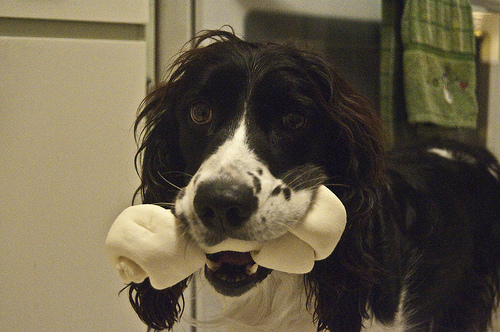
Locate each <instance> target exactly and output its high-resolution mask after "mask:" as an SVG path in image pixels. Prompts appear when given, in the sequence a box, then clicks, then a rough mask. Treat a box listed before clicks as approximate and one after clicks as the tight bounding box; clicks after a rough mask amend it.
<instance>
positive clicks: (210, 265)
mask: <svg viewBox="0 0 500 332" xmlns="http://www.w3.org/2000/svg"><path fill="white" fill-rule="evenodd" d="M221 265H222V264H221V263H217V262H214V261H211V260H207V266H208V268H209V269H210V270H212V271H217V270H218V269H219V268H220V267H221Z"/></svg>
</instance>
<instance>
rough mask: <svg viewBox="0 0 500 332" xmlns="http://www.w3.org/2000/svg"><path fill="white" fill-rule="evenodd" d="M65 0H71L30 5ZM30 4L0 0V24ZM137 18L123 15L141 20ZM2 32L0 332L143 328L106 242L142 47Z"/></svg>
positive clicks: (119, 196)
mask: <svg viewBox="0 0 500 332" xmlns="http://www.w3.org/2000/svg"><path fill="white" fill-rule="evenodd" d="M65 2H67V3H68V6H69V7H67V8H70V7H71V5H70V4H73V5H74V4H75V3H76V2H74V1H38V2H36V1H29V3H31V4H35V3H39V4H42V3H43V4H46V5H47V6H48V5H49V4H51V5H52V6H53V7H54V8H55V4H59V6H63V3H65ZM113 2H116V3H118V2H120V3H124V2H121V1H110V3H113ZM131 2H132V1H131ZM140 2H141V3H142V2H143V1H140ZM27 3H28V1H0V20H2V19H3V18H2V16H4V17H5V16H11V18H9V20H16V18H12V16H16V15H17V16H19V17H23V15H22V13H21V12H19V11H16V10H14V9H15V8H14V7H13V5H11V4H16V5H19V8H24V6H26V4H27ZM137 3H139V1H137ZM143 5H145V7H144V6H140V8H143V9H144V10H145V11H146V13H147V1H145V4H143ZM125 7H126V6H125ZM59 9H60V10H61V11H62V9H61V8H59ZM107 12H108V13H109V10H108V11H107ZM12 13H14V14H16V15H11V14H12ZM137 13H139V15H138V16H137V15H135V14H137ZM141 13H142V12H141V11H138V12H136V13H128V14H127V15H129V16H130V17H136V18H135V19H130V18H126V19H123V20H126V21H127V22H128V21H134V22H145V21H144V17H143V16H144V15H143V14H141ZM45 14H46V16H47V17H45V18H48V16H50V15H52V14H53V13H52V12H50V11H49V12H48V13H45ZM40 15H42V14H40ZM127 15H121V17H122V18H123V17H126V16H127ZM146 16H147V15H146ZM55 18H58V19H59V18H60V17H59V16H56V17H55ZM68 18H70V19H75V20H78V19H79V18H80V16H78V15H77V16H74V17H68ZM81 18H82V19H90V18H89V16H81ZM122 18H120V21H122ZM98 19H100V18H98ZM23 24H29V22H28V23H25V22H24V23H23ZM69 24H71V22H69ZM2 32H3V31H2V29H1V26H0V253H1V255H2V259H1V262H0V294H1V297H2V301H0V330H2V331H82V332H83V331H116V332H118V331H145V326H144V325H143V324H142V323H141V322H140V321H139V319H138V318H137V316H136V315H135V313H133V310H132V309H131V307H130V305H129V304H128V303H127V302H128V298H127V294H126V293H123V294H122V295H121V296H118V291H119V290H120V289H121V288H122V287H123V283H122V282H120V280H119V278H118V275H117V273H116V272H115V271H113V270H112V268H111V266H110V265H109V264H108V262H107V261H106V257H105V253H104V240H105V238H106V235H107V231H108V229H109V227H110V225H111V223H112V222H113V220H114V218H115V217H116V216H117V215H118V214H119V212H121V210H122V209H124V208H125V207H126V206H128V205H130V203H131V200H132V195H133V192H134V190H135V189H136V188H137V185H138V179H137V175H136V173H135V170H134V164H133V158H134V153H135V150H136V146H135V142H134V138H133V132H132V125H133V121H134V117H135V114H136V110H137V107H138V106H139V104H140V102H141V100H142V98H143V97H144V95H145V86H146V42H145V41H144V40H141V39H140V38H135V37H134V38H130V39H128V40H125V39H123V40H120V39H113V38H106V39H99V38H93V39H90V38H89V39H87V38H57V37H55V38H53V37H51V38H48V37H39V36H37V37H36V38H34V37H29V36H25V34H23V35H22V36H15V35H14V36H12V33H9V34H8V35H6V34H3V33H2ZM80 35H85V33H81V34H80Z"/></svg>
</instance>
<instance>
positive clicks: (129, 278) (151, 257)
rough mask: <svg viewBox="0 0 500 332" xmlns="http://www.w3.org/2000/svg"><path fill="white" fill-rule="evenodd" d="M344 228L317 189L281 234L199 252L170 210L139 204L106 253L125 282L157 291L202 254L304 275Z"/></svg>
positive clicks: (194, 266) (115, 228)
mask: <svg viewBox="0 0 500 332" xmlns="http://www.w3.org/2000/svg"><path fill="white" fill-rule="evenodd" d="M345 225H346V211H345V208H344V205H343V204H342V202H341V201H340V200H339V199H338V197H337V196H336V195H335V194H334V193H333V192H331V191H330V190H329V189H328V188H326V187H325V186H321V187H320V188H319V189H318V193H317V195H316V198H315V200H314V202H313V203H312V206H311V208H310V210H309V212H308V214H307V215H306V217H305V218H304V220H302V221H301V222H299V223H297V225H296V226H294V228H293V229H291V230H290V231H289V232H287V233H285V234H284V235H282V236H280V237H278V238H276V239H273V240H269V241H265V242H250V241H243V240H235V239H227V240H225V241H223V242H221V243H219V244H217V245H216V246H213V247H202V248H201V247H199V246H198V245H196V243H195V242H194V241H193V240H192V239H191V238H190V237H189V236H188V235H186V234H184V233H182V227H180V224H179V221H178V220H177V219H176V218H175V216H174V215H173V214H172V213H171V212H170V210H167V209H164V208H162V207H160V206H157V205H151V204H143V205H135V206H131V207H129V208H127V209H125V210H124V211H123V212H122V213H121V214H120V215H119V216H118V218H117V219H116V220H115V222H114V223H113V225H112V226H111V229H110V230H109V234H108V237H107V239H106V253H107V256H108V258H109V260H110V261H111V263H112V264H113V265H114V267H115V268H116V269H117V270H118V272H119V274H120V276H121V277H122V279H123V280H124V281H125V282H135V283H139V282H142V281H144V279H146V278H147V277H149V279H150V282H151V285H152V286H153V287H154V288H157V289H164V288H167V287H170V286H173V285H175V284H176V283H178V282H180V281H182V280H183V279H185V278H187V277H188V276H190V275H191V274H192V273H194V272H195V271H197V270H198V269H200V268H201V267H203V265H204V264H205V262H206V256H205V254H209V253H215V252H219V251H226V250H227V251H237V252H250V253H251V255H252V258H253V260H254V261H255V262H256V263H257V264H259V265H261V266H263V267H267V268H270V269H273V270H278V271H283V272H288V273H307V272H309V271H311V269H312V268H313V266H314V261H315V260H321V259H324V258H326V257H328V256H329V255H330V254H331V253H332V251H333V250H334V248H335V246H336V245H337V243H338V241H339V240H340V236H341V235H342V232H343V231H344V228H345Z"/></svg>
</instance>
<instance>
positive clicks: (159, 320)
mask: <svg viewBox="0 0 500 332" xmlns="http://www.w3.org/2000/svg"><path fill="white" fill-rule="evenodd" d="M187 281H188V279H185V280H184V281H182V282H180V283H178V284H176V285H174V286H172V287H169V288H166V289H161V290H158V289H155V288H153V287H152V286H151V284H150V283H149V279H146V280H144V281H143V282H142V283H140V284H135V283H130V284H129V285H128V288H129V300H130V303H131V304H132V307H133V308H134V310H135V312H136V313H137V315H138V316H139V318H140V319H141V320H142V321H143V322H144V323H145V324H146V325H147V326H148V327H149V328H152V329H155V330H165V329H166V330H170V329H172V327H173V326H174V324H175V323H176V322H178V321H179V319H180V317H181V315H182V313H183V311H184V297H183V295H182V294H183V292H184V290H185V289H186V287H187Z"/></svg>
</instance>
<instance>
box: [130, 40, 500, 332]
mask: <svg viewBox="0 0 500 332" xmlns="http://www.w3.org/2000/svg"><path fill="white" fill-rule="evenodd" d="M141 128H142V131H141ZM136 130H138V131H139V133H140V134H141V145H140V149H139V152H138V161H139V162H140V163H141V164H142V165H141V166H142V172H141V179H142V183H141V186H140V188H139V189H138V191H137V194H139V195H141V196H142V198H143V201H144V203H158V204H161V203H163V204H165V203H166V204H170V205H169V206H172V207H175V209H174V214H175V215H176V216H177V218H178V219H180V220H181V222H182V224H183V226H184V227H185V230H186V232H187V233H188V234H189V235H190V237H191V238H192V240H193V241H195V242H197V243H198V244H200V245H204V246H213V245H216V244H218V243H220V242H221V241H223V240H225V239H227V238H234V239H239V240H248V241H264V240H268V239H273V238H276V237H278V236H280V235H282V234H284V232H286V231H287V229H288V227H289V225H288V222H289V221H290V220H297V219H299V218H301V217H303V216H304V214H305V213H306V211H307V209H308V207H309V205H310V203H311V200H313V198H314V195H315V192H316V190H317V188H318V187H319V186H320V185H326V186H327V187H328V188H329V189H330V190H332V191H333V192H334V193H335V194H336V195H337V196H338V197H339V198H340V199H341V201H342V202H343V204H344V205H345V207H346V211H347V216H348V220H347V227H346V229H345V232H344V234H343V235H342V238H341V240H340V242H339V244H338V246H337V247H336V249H335V250H334V252H333V253H332V254H331V255H330V256H329V257H328V258H326V259H324V260H321V261H317V262H316V264H315V266H314V268H313V270H312V271H311V272H310V273H308V274H306V275H291V274H290V275H287V274H285V273H281V272H277V271H271V270H269V269H266V268H263V267H260V266H257V265H256V264H255V263H254V262H253V260H252V258H251V256H250V255H249V254H248V253H236V252H220V253H215V254H211V255H208V257H207V258H208V260H207V261H208V263H207V266H206V267H205V271H204V272H203V275H204V277H206V279H207V280H208V282H209V283H210V284H211V285H212V286H213V288H214V289H215V290H216V291H217V293H219V294H222V295H223V296H224V297H226V300H227V301H228V302H229V303H230V304H229V305H228V308H230V309H229V311H228V312H230V314H227V315H226V316H230V317H228V321H230V322H232V324H236V325H234V326H237V324H241V325H239V326H242V327H241V329H239V330H241V331H253V330H257V331H278V330H279V331H301V332H302V331H332V332H333V331H335V332H349V331H361V330H363V329H364V328H367V327H368V326H370V325H371V324H372V323H374V322H376V324H379V325H381V326H382V325H385V326H393V327H394V328H395V329H396V330H398V331H453V332H458V331H464V332H465V331H467V332H471V331H487V330H489V329H491V324H492V316H493V315H494V313H495V310H496V309H497V307H498V301H499V294H500V285H499V268H500V182H499V180H500V167H499V164H498V162H497V161H496V160H495V158H494V157H492V156H491V155H490V154H489V153H488V152H486V151H485V150H483V149H477V148H470V147H465V146H462V145H459V144H455V143H450V142H441V141H436V142H434V143H432V144H428V145H421V146H417V147H412V148H408V149H404V150H400V151H395V152H393V153H391V154H389V155H388V156H387V155H385V153H384V149H383V138H382V135H381V125H380V122H379V120H378V118H377V116H376V114H375V112H373V111H372V109H371V108H370V107H369V106H368V104H367V102H366V101H365V100H364V99H363V98H362V97H361V96H360V95H359V94H358V93H357V92H356V91H355V90H354V89H353V88H352V87H351V86H349V85H348V84H347V83H346V82H345V81H344V80H343V79H342V78H341V77H340V76H339V74H338V73H337V72H336V71H335V70H334V69H332V67H331V66H329V65H328V64H327V63H326V62H325V61H323V60H322V59H321V58H320V57H318V56H316V55H314V54H311V53H309V52H306V51H303V50H299V49H296V48H294V47H292V46H288V45H276V44H256V43H249V42H245V41H243V40H241V39H239V38H237V37H235V36H234V35H233V34H232V33H229V32H222V31H208V32H206V33H204V34H203V35H200V36H199V37H198V38H197V39H196V40H195V42H194V47H193V49H191V50H189V51H187V52H185V53H183V54H182V55H181V56H180V57H179V58H178V60H177V61H176V62H175V63H174V67H173V71H172V73H171V75H170V78H169V80H168V81H167V82H165V83H163V84H161V85H160V86H159V87H157V89H156V90H155V91H153V92H152V93H151V94H150V95H149V96H148V97H147V98H146V100H145V102H144V104H143V108H142V111H141V113H140V114H139V116H138V119H137V122H136ZM188 283H189V279H186V280H184V281H183V282H181V283H179V284H177V285H175V286H173V287H171V288H167V289H164V290H156V289H154V288H152V287H151V285H150V284H149V281H148V280H147V279H146V281H144V282H143V283H140V284H134V283H132V284H130V285H129V295H130V300H131V303H132V305H133V307H134V309H135V310H136V312H137V313H138V314H139V316H140V317H141V319H142V320H143V321H144V322H145V323H146V324H147V325H148V326H149V327H150V328H152V329H157V330H161V329H171V328H172V326H173V324H174V323H175V322H176V321H177V320H178V319H179V317H180V314H181V313H182V309H183V302H182V293H183V291H184V290H185V288H186V285H187V284H188ZM228 329H229V330H235V329H236V328H235V327H233V328H231V327H229V328H228Z"/></svg>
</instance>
